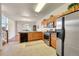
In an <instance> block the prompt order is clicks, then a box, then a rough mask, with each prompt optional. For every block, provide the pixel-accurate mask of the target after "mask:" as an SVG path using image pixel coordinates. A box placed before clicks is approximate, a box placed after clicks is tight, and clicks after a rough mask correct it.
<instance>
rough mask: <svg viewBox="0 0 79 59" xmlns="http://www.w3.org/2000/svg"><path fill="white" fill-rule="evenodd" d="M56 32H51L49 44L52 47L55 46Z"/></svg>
mask: <svg viewBox="0 0 79 59" xmlns="http://www.w3.org/2000/svg"><path fill="white" fill-rule="evenodd" d="M56 39H57V38H56V33H52V34H51V46H52V47H53V48H56Z"/></svg>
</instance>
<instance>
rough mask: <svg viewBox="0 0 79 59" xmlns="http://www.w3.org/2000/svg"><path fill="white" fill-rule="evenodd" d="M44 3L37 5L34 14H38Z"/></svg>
mask: <svg viewBox="0 0 79 59" xmlns="http://www.w3.org/2000/svg"><path fill="white" fill-rule="evenodd" d="M45 5H46V3H38V4H37V6H36V9H35V12H40V11H41V10H42V8H43V7H44V6H45Z"/></svg>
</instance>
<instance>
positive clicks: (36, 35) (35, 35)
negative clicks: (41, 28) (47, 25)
mask: <svg viewBox="0 0 79 59" xmlns="http://www.w3.org/2000/svg"><path fill="white" fill-rule="evenodd" d="M43 39H44V34H43V32H29V34H28V41H34V40H43Z"/></svg>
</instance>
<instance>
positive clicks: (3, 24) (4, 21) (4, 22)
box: [1, 16, 8, 30]
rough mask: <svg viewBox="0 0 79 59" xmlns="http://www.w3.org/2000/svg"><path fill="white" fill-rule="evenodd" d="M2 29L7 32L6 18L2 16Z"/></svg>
mask: <svg viewBox="0 0 79 59" xmlns="http://www.w3.org/2000/svg"><path fill="white" fill-rule="evenodd" d="M1 24H2V28H5V30H8V18H7V17H5V16H2V23H1Z"/></svg>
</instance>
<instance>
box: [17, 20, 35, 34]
mask: <svg viewBox="0 0 79 59" xmlns="http://www.w3.org/2000/svg"><path fill="white" fill-rule="evenodd" d="M27 24H28V25H29V30H30V31H32V28H33V25H35V24H36V23H35V22H27V21H17V32H22V31H24V30H26V29H27V26H26V25H27Z"/></svg>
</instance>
